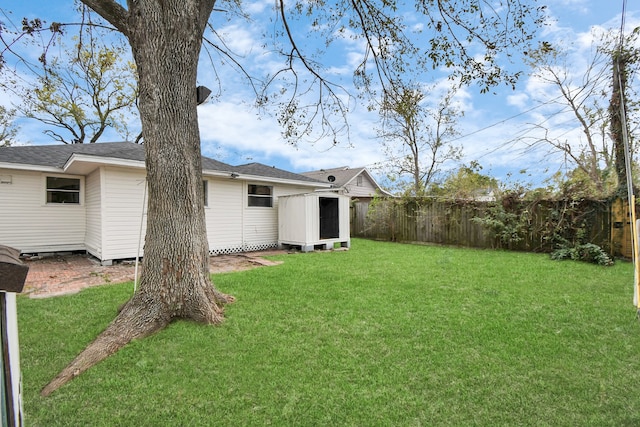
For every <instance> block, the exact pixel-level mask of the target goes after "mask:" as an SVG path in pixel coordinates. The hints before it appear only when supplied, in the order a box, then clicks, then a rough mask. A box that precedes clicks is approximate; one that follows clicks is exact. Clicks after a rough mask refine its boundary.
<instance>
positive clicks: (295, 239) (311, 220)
mask: <svg viewBox="0 0 640 427" xmlns="http://www.w3.org/2000/svg"><path fill="white" fill-rule="evenodd" d="M323 199H337V202H334V203H331V205H332V207H334V208H335V207H337V212H336V210H335V209H332V211H333V213H334V214H336V213H337V218H335V217H334V218H333V219H334V220H337V223H336V222H335V221H333V220H332V221H331V222H332V224H331V225H332V227H331V228H333V229H334V230H336V231H337V234H336V235H334V236H332V237H324V236H322V235H321V229H322V228H323V225H321V222H322V221H323V220H322V219H321V209H320V205H321V203H322V200H323ZM336 203H337V205H336ZM349 203H350V199H349V197H347V196H343V195H338V194H334V193H329V192H317V193H307V194H297V195H291V196H287V197H281V198H280V207H279V212H278V229H279V236H280V237H279V239H278V245H279V246H284V245H291V246H300V247H301V249H302V250H303V251H309V250H313V249H314V247H315V246H323V247H324V248H332V247H333V244H334V243H340V245H341V246H345V247H349V246H350V243H351V238H350V227H349V215H350V212H349Z"/></svg>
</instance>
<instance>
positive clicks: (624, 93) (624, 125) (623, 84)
mask: <svg viewBox="0 0 640 427" xmlns="http://www.w3.org/2000/svg"><path fill="white" fill-rule="evenodd" d="M639 31H640V28H636V31H634V32H633V33H632V35H631V37H629V38H627V39H626V40H625V38H624V36H622V35H621V36H620V39H619V42H618V43H617V44H616V47H615V48H614V49H613V51H612V52H611V53H610V55H611V62H612V65H611V69H612V77H611V80H612V90H611V99H610V101H609V109H608V113H609V119H610V125H609V130H610V136H611V139H612V140H613V146H614V150H613V151H614V153H615V163H614V165H615V172H616V177H617V179H618V186H617V188H616V191H615V193H616V195H617V196H618V197H627V196H630V194H629V193H633V190H632V188H633V183H629V179H628V174H627V162H628V163H629V171H631V169H632V166H631V165H632V164H633V154H634V151H635V147H634V146H633V144H632V142H633V139H632V137H631V132H630V129H629V125H628V122H629V113H630V112H631V113H633V107H634V106H635V105H637V102H638V101H635V104H634V101H630V99H632V98H631V97H630V96H629V95H630V91H629V81H630V79H631V78H632V77H633V72H634V71H636V70H637V66H638V59H639V58H640V52H639V51H638V49H637V48H635V46H634V43H633V41H634V40H636V39H637V35H638V33H639ZM636 99H637V97H636ZM629 188H631V190H629Z"/></svg>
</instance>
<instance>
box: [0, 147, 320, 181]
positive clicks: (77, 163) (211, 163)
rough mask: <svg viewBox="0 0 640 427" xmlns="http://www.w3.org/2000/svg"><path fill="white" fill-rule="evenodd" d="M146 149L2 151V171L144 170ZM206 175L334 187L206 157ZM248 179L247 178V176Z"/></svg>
mask: <svg viewBox="0 0 640 427" xmlns="http://www.w3.org/2000/svg"><path fill="white" fill-rule="evenodd" d="M144 160H145V148H144V145H140V144H135V143H132V142H101V143H96V144H64V145H26V146H17V147H0V167H15V168H18V169H31V170H45V171H49V172H53V171H57V172H65V173H72V174H86V173H87V171H88V170H90V169H92V168H95V167H96V166H97V165H99V164H110V165H121V166H132V167H144ZM202 169H203V172H205V173H206V174H210V175H221V174H224V175H230V174H234V175H235V176H234V177H244V178H248V179H264V180H268V181H274V182H282V181H297V182H299V183H306V184H310V185H313V186H316V187H326V188H328V187H330V185H329V184H326V183H322V182H319V181H317V180H315V179H313V178H309V177H307V176H303V175H300V174H296V173H292V172H288V171H285V170H282V169H277V168H275V167H270V166H266V165H263V164H260V163H250V164H247V165H241V166H232V165H229V164H227V163H223V162H219V161H217V160H214V159H211V158H209V157H205V156H202ZM243 175H245V176H243Z"/></svg>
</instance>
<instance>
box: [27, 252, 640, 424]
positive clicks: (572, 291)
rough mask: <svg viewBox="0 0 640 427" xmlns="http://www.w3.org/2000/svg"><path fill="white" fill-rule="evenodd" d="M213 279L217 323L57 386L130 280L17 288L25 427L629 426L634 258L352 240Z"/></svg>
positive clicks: (638, 380)
mask: <svg viewBox="0 0 640 427" xmlns="http://www.w3.org/2000/svg"><path fill="white" fill-rule="evenodd" d="M275 259H282V260H284V261H285V262H284V264H282V265H279V266H276V267H265V268H259V269H256V270H251V271H246V272H239V273H229V274H221V275H216V276H214V280H215V283H216V285H217V286H218V288H220V289H221V290H222V291H224V292H228V293H231V294H233V295H234V296H236V297H237V302H236V303H235V304H234V305H232V306H229V307H228V308H227V311H226V314H227V321H226V322H225V324H224V325H222V326H221V327H208V326H203V325H198V324H194V323H191V322H186V321H179V322H175V323H173V324H172V325H170V327H168V328H167V329H165V330H163V331H161V332H160V333H158V334H156V335H154V336H152V337H149V338H147V339H145V340H141V341H136V342H134V343H132V344H130V345H129V346H127V347H126V348H125V349H123V350H121V351H120V352H119V353H117V354H116V355H114V356H111V357H110V358H109V359H107V360H106V361H104V362H102V363H101V364H99V365H97V366H96V367H94V368H92V369H90V370H89V371H87V372H86V373H84V374H82V375H81V376H80V377H78V378H77V379H75V380H74V381H72V382H71V383H69V384H68V385H66V386H65V387H63V388H62V389H60V390H59V391H57V392H56V393H54V394H53V395H52V396H50V397H49V398H42V397H40V396H39V394H38V392H39V390H40V388H41V387H43V386H44V385H45V384H46V383H47V382H48V381H49V380H50V379H51V378H52V377H53V376H54V375H55V374H57V372H58V371H59V370H60V369H61V368H62V367H63V366H64V365H66V364H67V363H68V362H69V361H70V360H71V359H72V358H73V357H74V356H75V355H76V354H77V353H78V352H79V351H80V350H81V349H82V348H84V346H85V345H86V344H87V343H88V342H89V341H90V340H91V339H92V338H93V337H95V336H96V335H97V334H98V333H99V332H100V331H101V330H102V329H103V328H104V327H105V326H106V324H107V323H108V322H109V321H110V320H111V319H112V318H113V317H114V316H115V314H116V310H117V308H118V306H119V305H120V304H121V303H123V302H124V301H126V300H127V298H128V297H129V296H130V293H131V289H132V286H131V284H120V285H108V286H104V287H101V288H94V289H87V290H85V291H83V292H82V293H80V294H78V295H74V296H66V297H58V298H52V299H48V300H31V299H27V298H19V306H18V309H19V316H20V319H19V322H20V334H21V335H20V340H21V357H22V370H23V377H24V399H25V404H24V407H25V414H26V425H29V426H57V425H60V426H88V425H91V426H111V425H136V426H159V425H163V426H165V425H167V426H168V425H175V426H177V425H180V426H216V425H220V426H231V425H233V426H255V425H269V424H270V425H278V426H286V425H290V426H307V425H308V426H324V425H340V426H420V425H429V426H432V425H491V426H500V425H503V426H512V425H521V426H528V425H530V426H540V425H554V426H555V425H567V426H568V425H572V426H573V425H581V426H588V425H593V426H606V425H610V426H624V425H628V426H632V425H639V424H640V399H638V397H637V396H638V395H639V393H640V351H639V350H640V323H639V322H638V321H637V320H636V311H635V309H634V307H633V305H632V304H631V296H632V293H633V268H632V266H631V265H630V264H627V263H623V262H619V263H617V264H616V265H615V266H613V267H606V268H605V267H598V266H594V265H590V264H583V263H578V262H571V261H564V262H558V261H552V260H550V259H549V257H548V256H546V255H539V254H527V253H513V252H501V251H487V250H471V249H458V248H449V247H435V246H412V245H401V244H393V243H381V242H372V241H366V240H354V241H353V242H352V249H351V250H350V251H348V252H331V253H309V254H298V255H285V256H280V257H276V258H275Z"/></svg>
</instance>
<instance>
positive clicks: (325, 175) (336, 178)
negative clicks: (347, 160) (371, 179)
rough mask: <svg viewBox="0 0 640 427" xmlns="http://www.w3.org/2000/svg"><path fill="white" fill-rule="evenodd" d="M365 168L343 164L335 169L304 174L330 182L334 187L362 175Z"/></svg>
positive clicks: (342, 185) (303, 173) (345, 183)
mask: <svg viewBox="0 0 640 427" xmlns="http://www.w3.org/2000/svg"><path fill="white" fill-rule="evenodd" d="M364 170H365V168H350V167H349V166H341V167H339V168H333V169H320V170H317V171H309V172H302V175H304V176H306V177H309V178H313V179H316V180H318V181H322V182H330V183H331V184H333V186H334V187H344V186H345V185H347V184H349V183H350V182H351V181H353V179H354V178H355V177H356V176H358V175H360V174H361V173H362V171H364ZM331 177H333V178H331Z"/></svg>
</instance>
